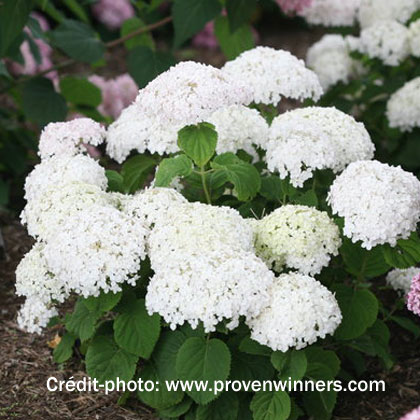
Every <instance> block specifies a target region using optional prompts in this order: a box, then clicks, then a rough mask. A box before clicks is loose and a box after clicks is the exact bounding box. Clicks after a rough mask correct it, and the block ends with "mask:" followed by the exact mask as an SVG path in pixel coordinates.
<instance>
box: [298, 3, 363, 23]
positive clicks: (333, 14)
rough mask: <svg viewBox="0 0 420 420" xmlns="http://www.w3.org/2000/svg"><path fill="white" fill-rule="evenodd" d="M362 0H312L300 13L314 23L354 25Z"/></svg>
mask: <svg viewBox="0 0 420 420" xmlns="http://www.w3.org/2000/svg"><path fill="white" fill-rule="evenodd" d="M360 1H361V0H345V1H343V0H312V2H311V4H310V5H309V6H308V7H305V8H303V9H302V10H300V11H298V15H299V16H302V17H303V18H305V20H306V21H307V22H309V23H311V24H313V25H323V26H352V25H353V24H354V23H355V20H356V17H357V12H358V10H359V6H360Z"/></svg>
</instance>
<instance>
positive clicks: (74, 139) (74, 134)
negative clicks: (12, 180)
mask: <svg viewBox="0 0 420 420" xmlns="http://www.w3.org/2000/svg"><path fill="white" fill-rule="evenodd" d="M105 132H106V131H105V128H104V127H102V126H101V125H100V124H99V123H97V122H96V121H93V120H91V119H90V118H76V119H74V120H72V121H67V122H57V123H50V124H48V125H47V126H46V127H45V128H44V130H43V131H42V133H41V137H40V139H39V152H38V154H39V156H40V157H41V159H46V158H49V157H51V156H75V155H77V154H79V153H82V152H86V151H87V149H86V145H87V144H89V145H91V146H98V145H99V144H101V143H102V142H103V141H104V139H105Z"/></svg>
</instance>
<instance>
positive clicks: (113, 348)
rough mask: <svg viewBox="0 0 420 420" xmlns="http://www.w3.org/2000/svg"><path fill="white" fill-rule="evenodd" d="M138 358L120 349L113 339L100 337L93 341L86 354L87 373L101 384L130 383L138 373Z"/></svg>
mask: <svg viewBox="0 0 420 420" xmlns="http://www.w3.org/2000/svg"><path fill="white" fill-rule="evenodd" d="M137 361H138V356H135V355H134V354H131V353H129V352H127V351H125V350H123V349H122V348H120V347H118V345H117V343H115V341H114V340H113V339H112V337H107V336H98V337H95V338H94V339H93V340H92V343H91V344H90V345H89V347H88V350H87V353H86V371H87V374H88V375H89V376H90V377H91V378H96V379H97V380H98V382H99V383H104V382H105V381H115V380H116V379H117V378H119V379H120V380H121V381H125V382H128V381H129V380H131V379H132V378H133V376H134V373H135V371H136V366H137Z"/></svg>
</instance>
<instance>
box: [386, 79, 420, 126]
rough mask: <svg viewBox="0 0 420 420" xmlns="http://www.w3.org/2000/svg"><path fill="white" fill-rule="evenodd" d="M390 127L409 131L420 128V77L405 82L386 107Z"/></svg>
mask: <svg viewBox="0 0 420 420" xmlns="http://www.w3.org/2000/svg"><path fill="white" fill-rule="evenodd" d="M386 116H387V118H388V120H389V125H390V127H396V128H399V129H400V130H401V131H411V130H412V129H413V128H414V127H420V77H416V78H415V79H413V80H410V81H409V82H407V83H406V84H405V85H404V86H403V87H402V88H400V89H398V90H397V91H396V92H394V93H393V94H392V95H391V97H390V98H389V100H388V103H387V106H386Z"/></svg>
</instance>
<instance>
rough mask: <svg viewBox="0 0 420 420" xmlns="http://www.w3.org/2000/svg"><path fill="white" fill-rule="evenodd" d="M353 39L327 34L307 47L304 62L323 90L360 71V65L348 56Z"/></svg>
mask: <svg viewBox="0 0 420 420" xmlns="http://www.w3.org/2000/svg"><path fill="white" fill-rule="evenodd" d="M353 39H354V38H353V37H345V38H343V37H342V36H341V35H336V34H327V35H324V36H323V37H322V38H321V39H320V40H319V41H318V42H316V43H315V44H313V45H312V46H311V47H310V48H309V50H308V52H307V55H306V64H307V65H308V67H309V68H310V69H312V70H313V71H314V72H315V73H316V74H317V76H318V78H319V81H320V82H321V85H322V87H323V89H324V90H328V89H329V88H330V87H331V86H334V85H335V84H337V83H338V82H343V83H347V82H348V81H349V80H350V79H352V78H354V77H356V76H357V75H359V74H360V73H361V69H360V65H358V63H357V62H356V61H355V60H353V59H352V58H351V57H350V51H351V49H352V48H351V47H352V44H351V41H353Z"/></svg>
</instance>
